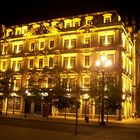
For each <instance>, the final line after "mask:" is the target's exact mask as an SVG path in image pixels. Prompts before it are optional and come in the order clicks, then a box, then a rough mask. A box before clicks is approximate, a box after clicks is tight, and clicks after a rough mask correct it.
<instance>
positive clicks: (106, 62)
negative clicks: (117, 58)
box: [95, 55, 111, 125]
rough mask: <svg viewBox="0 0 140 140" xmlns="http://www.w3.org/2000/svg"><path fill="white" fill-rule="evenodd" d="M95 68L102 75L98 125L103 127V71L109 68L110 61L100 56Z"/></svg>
mask: <svg viewBox="0 0 140 140" xmlns="http://www.w3.org/2000/svg"><path fill="white" fill-rule="evenodd" d="M95 65H96V67H98V68H99V71H100V72H101V74H102V82H101V83H102V86H101V122H100V125H105V122H104V86H105V85H104V74H105V69H106V68H108V67H109V66H111V60H109V59H108V58H107V57H106V56H105V55H101V56H100V58H99V60H97V61H96V63H95Z"/></svg>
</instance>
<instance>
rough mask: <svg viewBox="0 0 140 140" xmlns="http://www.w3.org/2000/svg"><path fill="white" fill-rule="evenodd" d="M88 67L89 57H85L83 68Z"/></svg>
mask: <svg viewBox="0 0 140 140" xmlns="http://www.w3.org/2000/svg"><path fill="white" fill-rule="evenodd" d="M89 65H90V57H89V56H85V66H89Z"/></svg>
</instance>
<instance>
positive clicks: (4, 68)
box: [2, 61, 6, 70]
mask: <svg viewBox="0 0 140 140" xmlns="http://www.w3.org/2000/svg"><path fill="white" fill-rule="evenodd" d="M2 70H6V61H3V62H2Z"/></svg>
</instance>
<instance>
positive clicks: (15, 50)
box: [14, 45, 17, 53]
mask: <svg viewBox="0 0 140 140" xmlns="http://www.w3.org/2000/svg"><path fill="white" fill-rule="evenodd" d="M14 53H17V45H14Z"/></svg>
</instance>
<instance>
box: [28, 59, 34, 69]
mask: <svg viewBox="0 0 140 140" xmlns="http://www.w3.org/2000/svg"><path fill="white" fill-rule="evenodd" d="M29 63H30V64H29V68H33V66H34V61H33V59H30V62H29Z"/></svg>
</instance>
